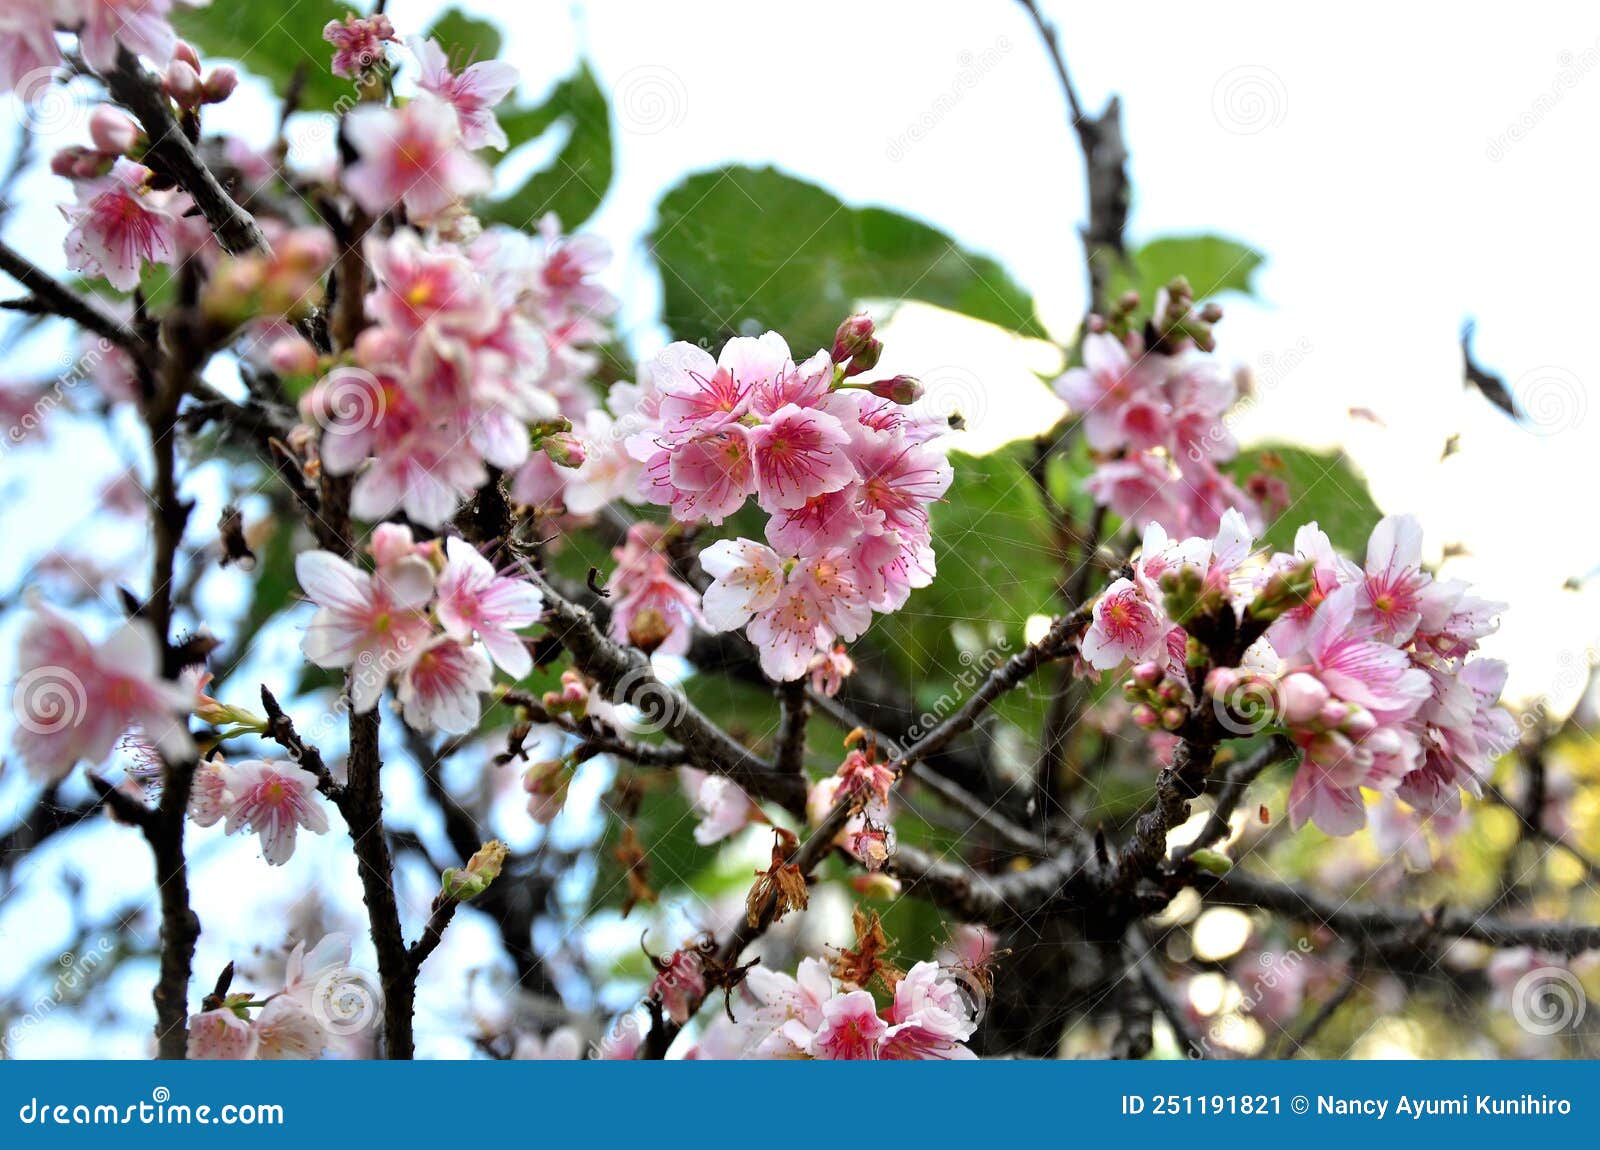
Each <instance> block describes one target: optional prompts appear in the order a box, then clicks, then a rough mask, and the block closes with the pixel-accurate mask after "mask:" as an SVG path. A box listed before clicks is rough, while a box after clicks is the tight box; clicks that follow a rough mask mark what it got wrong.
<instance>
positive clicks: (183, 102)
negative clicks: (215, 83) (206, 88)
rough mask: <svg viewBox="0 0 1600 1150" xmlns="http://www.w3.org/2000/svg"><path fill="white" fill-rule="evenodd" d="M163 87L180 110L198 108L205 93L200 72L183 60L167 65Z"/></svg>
mask: <svg viewBox="0 0 1600 1150" xmlns="http://www.w3.org/2000/svg"><path fill="white" fill-rule="evenodd" d="M161 87H162V90H163V91H165V92H166V94H167V95H169V96H171V97H172V98H173V100H174V101H176V102H177V105H178V107H180V108H193V107H197V106H198V105H199V103H200V97H201V94H202V91H203V86H202V84H201V83H200V73H199V71H198V70H197V69H195V68H194V67H192V66H191V65H189V64H188V63H186V62H185V61H183V60H173V61H172V63H170V64H168V65H167V74H166V77H165V78H164V79H163V80H162V82H161Z"/></svg>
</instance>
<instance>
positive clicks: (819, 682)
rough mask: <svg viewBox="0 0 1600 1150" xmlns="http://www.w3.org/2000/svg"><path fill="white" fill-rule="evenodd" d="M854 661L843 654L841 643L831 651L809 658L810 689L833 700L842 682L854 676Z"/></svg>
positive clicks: (821, 652) (835, 645)
mask: <svg viewBox="0 0 1600 1150" xmlns="http://www.w3.org/2000/svg"><path fill="white" fill-rule="evenodd" d="M855 670H856V664H855V660H854V659H852V658H850V656H849V655H848V654H846V653H845V649H844V645H843V644H842V643H836V644H834V647H833V650H831V651H819V652H817V653H816V654H815V655H814V656H812V658H811V668H810V674H811V689H812V690H813V691H820V692H821V693H822V694H824V695H826V696H828V698H830V699H831V698H833V697H834V696H835V695H837V694H838V693H839V688H840V687H842V686H844V681H845V680H846V679H848V678H849V677H850V676H851V675H853V674H855Z"/></svg>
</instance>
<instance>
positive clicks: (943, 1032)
mask: <svg viewBox="0 0 1600 1150" xmlns="http://www.w3.org/2000/svg"><path fill="white" fill-rule="evenodd" d="M891 1017H892V1018H893V1020H894V1024H893V1025H892V1026H890V1027H889V1029H888V1030H886V1031H885V1032H884V1035H883V1042H882V1044H881V1046H880V1048H879V1052H878V1057H879V1058H882V1059H922V1060H927V1059H971V1058H975V1057H977V1056H976V1055H974V1054H973V1053H972V1051H971V1050H969V1049H968V1048H967V1047H966V1046H965V1045H963V1043H965V1041H966V1040H967V1039H968V1038H970V1037H972V1034H973V1031H975V1030H976V1029H977V1024H976V1023H975V1022H974V1020H973V1017H972V1009H971V1006H970V1005H969V1004H968V1002H967V999H966V997H965V996H964V994H963V992H962V988H961V986H960V984H958V983H957V982H956V981H955V980H954V979H953V978H951V977H950V976H949V975H948V974H947V973H946V972H945V971H944V970H943V969H942V968H941V967H940V966H939V965H938V964H937V963H933V962H919V963H917V964H916V965H915V966H913V967H912V968H911V969H910V970H909V971H907V972H906V976H905V977H904V978H902V979H901V980H900V981H899V983H897V984H896V985H895V990H894V1005H893V1007H892V1009H891Z"/></svg>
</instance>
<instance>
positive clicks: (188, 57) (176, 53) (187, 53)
mask: <svg viewBox="0 0 1600 1150" xmlns="http://www.w3.org/2000/svg"><path fill="white" fill-rule="evenodd" d="M172 58H173V59H175V60H182V61H183V62H184V63H185V64H187V65H189V67H191V68H193V69H194V70H195V71H196V72H198V71H200V54H199V53H198V52H196V51H195V50H194V45H193V44H191V43H189V41H187V40H179V41H178V42H177V43H176V44H174V45H173V46H172Z"/></svg>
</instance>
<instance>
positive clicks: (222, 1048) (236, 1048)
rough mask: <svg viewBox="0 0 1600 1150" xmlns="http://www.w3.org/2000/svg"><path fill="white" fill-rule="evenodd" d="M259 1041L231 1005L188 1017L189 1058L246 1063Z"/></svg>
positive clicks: (246, 1021) (254, 1051)
mask: <svg viewBox="0 0 1600 1150" xmlns="http://www.w3.org/2000/svg"><path fill="white" fill-rule="evenodd" d="M259 1042H260V1037H259V1036H258V1035H257V1034H256V1031H255V1028H254V1027H252V1026H251V1025H250V1023H249V1021H248V1020H246V1019H244V1018H241V1017H239V1015H238V1013H237V1012H236V1011H235V1010H234V1009H233V1008H232V1007H231V1006H219V1007H217V1008H215V1009H214V1010H207V1011H203V1012H201V1013H199V1014H191V1015H190V1016H189V1050H188V1054H189V1057H190V1058H204V1059H227V1060H249V1059H252V1058H254V1057H255V1056H256V1047H257V1044H258V1043H259Z"/></svg>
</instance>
